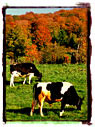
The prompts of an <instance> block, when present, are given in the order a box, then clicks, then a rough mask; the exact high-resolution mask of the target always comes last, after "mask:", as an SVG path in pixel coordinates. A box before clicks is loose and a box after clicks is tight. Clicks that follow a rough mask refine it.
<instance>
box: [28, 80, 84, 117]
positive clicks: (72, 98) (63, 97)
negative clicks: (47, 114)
mask: <svg viewBox="0 0 95 127" xmlns="http://www.w3.org/2000/svg"><path fill="white" fill-rule="evenodd" d="M44 101H46V102H48V103H49V104H52V103H54V102H59V101H61V111H60V116H62V114H63V112H64V107H65V105H66V104H69V105H76V107H77V109H78V110H81V104H82V101H83V98H80V97H79V96H78V94H77V93H76V90H75V88H74V86H73V85H72V84H71V83H69V82H40V83H38V84H36V85H34V98H33V102H32V109H31V112H30V115H31V116H32V115H33V112H34V108H35V106H36V104H37V102H38V103H39V106H40V115H41V116H44V115H43V112H42V107H43V102H44Z"/></svg>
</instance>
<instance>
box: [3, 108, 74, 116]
mask: <svg viewBox="0 0 95 127" xmlns="http://www.w3.org/2000/svg"><path fill="white" fill-rule="evenodd" d="M74 110H76V109H74V108H66V109H65V111H74ZM6 111H7V112H14V113H20V114H26V115H28V116H29V115H30V111H31V108H22V109H8V110H6ZM50 111H52V112H54V113H55V114H58V115H59V112H60V109H47V108H43V113H44V115H48V112H50ZM34 114H36V115H39V114H40V110H39V109H35V110H34Z"/></svg>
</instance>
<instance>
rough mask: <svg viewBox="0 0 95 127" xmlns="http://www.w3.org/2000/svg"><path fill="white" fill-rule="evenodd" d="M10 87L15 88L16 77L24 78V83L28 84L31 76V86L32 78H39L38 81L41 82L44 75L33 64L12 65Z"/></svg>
mask: <svg viewBox="0 0 95 127" xmlns="http://www.w3.org/2000/svg"><path fill="white" fill-rule="evenodd" d="M10 73H11V78H10V86H14V78H15V77H24V78H25V79H24V82H23V84H25V82H26V78H27V76H29V84H30V82H31V78H32V77H34V76H37V77H38V80H39V81H41V78H42V74H41V73H40V72H39V71H38V70H37V68H36V67H35V65H34V64H32V63H21V64H14V65H10Z"/></svg>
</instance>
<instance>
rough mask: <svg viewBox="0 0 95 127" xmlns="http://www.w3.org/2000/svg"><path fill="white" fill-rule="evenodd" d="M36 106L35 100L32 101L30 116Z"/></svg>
mask: <svg viewBox="0 0 95 127" xmlns="http://www.w3.org/2000/svg"><path fill="white" fill-rule="evenodd" d="M36 104H37V100H33V101H32V108H31V112H30V116H33V112H34V109H35V106H36Z"/></svg>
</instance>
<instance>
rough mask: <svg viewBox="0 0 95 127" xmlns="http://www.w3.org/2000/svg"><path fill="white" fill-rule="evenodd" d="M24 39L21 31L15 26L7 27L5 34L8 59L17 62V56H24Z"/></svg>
mask: <svg viewBox="0 0 95 127" xmlns="http://www.w3.org/2000/svg"><path fill="white" fill-rule="evenodd" d="M24 43H25V38H24V35H23V33H22V31H21V29H20V28H19V27H18V26H17V25H15V26H13V27H11V26H10V27H9V29H8V30H7V33H6V53H7V55H8V57H9V58H11V59H13V60H14V61H17V59H18V56H23V55H24V48H25V45H24Z"/></svg>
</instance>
